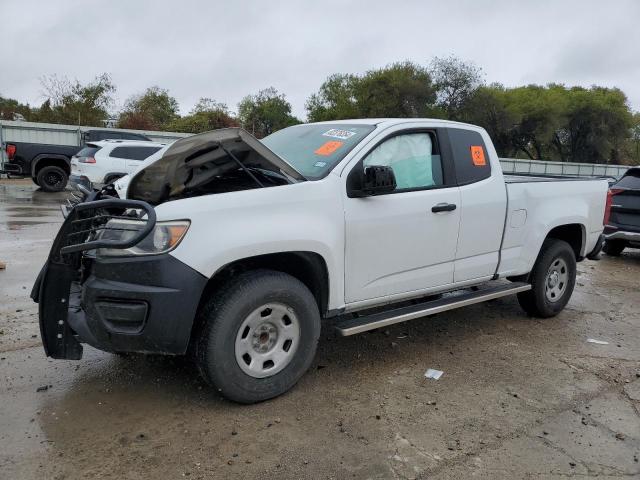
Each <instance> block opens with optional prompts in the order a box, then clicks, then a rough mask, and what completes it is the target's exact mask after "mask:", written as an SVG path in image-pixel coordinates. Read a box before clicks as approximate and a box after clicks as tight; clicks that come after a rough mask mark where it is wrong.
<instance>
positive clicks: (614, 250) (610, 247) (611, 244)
mask: <svg viewBox="0 0 640 480" xmlns="http://www.w3.org/2000/svg"><path fill="white" fill-rule="evenodd" d="M626 246H627V244H626V243H625V242H624V240H607V241H606V242H604V246H603V247H602V250H603V251H604V253H606V254H607V255H609V256H611V257H619V256H620V254H621V253H622V251H623V250H624V249H625V248H626Z"/></svg>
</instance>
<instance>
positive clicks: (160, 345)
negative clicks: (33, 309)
mask: <svg viewBox="0 0 640 480" xmlns="http://www.w3.org/2000/svg"><path fill="white" fill-rule="evenodd" d="M85 263H87V264H90V267H89V268H90V274H89V276H88V277H87V278H86V280H85V281H84V282H83V283H80V282H74V283H72V288H71V292H75V293H72V294H71V298H70V301H69V310H68V317H67V318H68V323H69V327H70V328H71V329H72V330H73V331H74V332H75V334H77V336H78V339H79V340H80V341H81V342H82V343H88V344H89V345H91V346H93V347H96V348H98V349H100V350H106V351H111V352H144V353H162V354H183V353H185V352H186V350H187V347H188V345H189V338H190V336H191V329H192V326H193V321H194V319H195V316H196V312H197V308H198V303H199V301H200V296H201V294H202V291H203V290H204V287H205V285H206V283H207V279H206V278H205V277H204V276H203V275H201V274H200V273H198V272H196V271H195V270H193V269H192V268H190V267H189V266H187V265H185V264H184V263H182V262H181V261H179V260H177V259H176V258H174V257H172V256H171V255H169V254H164V255H157V256H149V257H121V258H112V259H108V260H96V259H88V260H85Z"/></svg>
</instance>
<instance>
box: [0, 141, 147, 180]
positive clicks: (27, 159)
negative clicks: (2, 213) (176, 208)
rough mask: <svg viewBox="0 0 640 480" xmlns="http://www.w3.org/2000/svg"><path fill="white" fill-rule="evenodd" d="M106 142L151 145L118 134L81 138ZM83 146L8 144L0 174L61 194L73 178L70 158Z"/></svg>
mask: <svg viewBox="0 0 640 480" xmlns="http://www.w3.org/2000/svg"><path fill="white" fill-rule="evenodd" d="M107 139H109V140H144V141H150V139H149V138H148V137H146V136H144V135H140V134H138V133H132V132H123V131H118V130H87V131H85V132H83V134H82V142H83V145H84V144H85V143H88V142H95V141H98V140H107ZM83 145H80V146H76V145H50V144H44V143H27V142H7V143H6V145H4V149H5V151H6V154H7V160H8V162H7V163H5V164H4V169H2V170H0V173H6V174H9V175H11V176H13V177H31V178H32V179H33V181H34V182H35V183H36V184H37V185H38V186H39V187H40V188H42V190H44V191H45V192H59V191H61V190H64V188H65V187H66V186H67V182H68V180H69V175H70V174H71V166H70V161H71V157H73V156H74V155H75V154H76V153H78V151H80V150H81V149H82V148H83ZM0 166H1V165H0Z"/></svg>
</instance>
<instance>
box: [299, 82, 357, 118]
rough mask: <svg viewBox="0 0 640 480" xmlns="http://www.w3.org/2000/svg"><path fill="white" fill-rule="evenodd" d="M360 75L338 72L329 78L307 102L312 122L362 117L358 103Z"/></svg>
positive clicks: (308, 113)
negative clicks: (357, 93) (357, 91)
mask: <svg viewBox="0 0 640 480" xmlns="http://www.w3.org/2000/svg"><path fill="white" fill-rule="evenodd" d="M357 82H358V77H356V76H355V75H349V74H347V75H345V74H341V73H337V74H335V75H331V76H330V77H329V78H327V79H326V80H325V81H324V83H323V84H322V85H321V86H320V90H318V92H317V93H314V94H312V95H311V96H310V97H309V99H308V100H307V102H306V104H305V108H306V109H307V117H308V119H309V121H310V122H322V121H326V120H342V119H347V118H359V117H361V115H360V113H359V111H358V105H357V103H356V89H357Z"/></svg>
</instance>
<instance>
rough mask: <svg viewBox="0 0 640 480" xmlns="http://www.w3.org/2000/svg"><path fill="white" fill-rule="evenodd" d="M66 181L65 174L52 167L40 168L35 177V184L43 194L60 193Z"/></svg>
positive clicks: (66, 176)
mask: <svg viewBox="0 0 640 480" xmlns="http://www.w3.org/2000/svg"><path fill="white" fill-rule="evenodd" d="M68 180H69V176H68V175H67V172H65V171H64V170H63V169H62V168H60V167H56V166H54V165H50V166H48V167H44V168H42V169H41V170H40V171H39V172H38V175H37V176H36V183H37V184H38V185H39V186H40V188H42V190H44V191H45V192H61V191H62V190H64V187H66V186H67V181H68Z"/></svg>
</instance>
